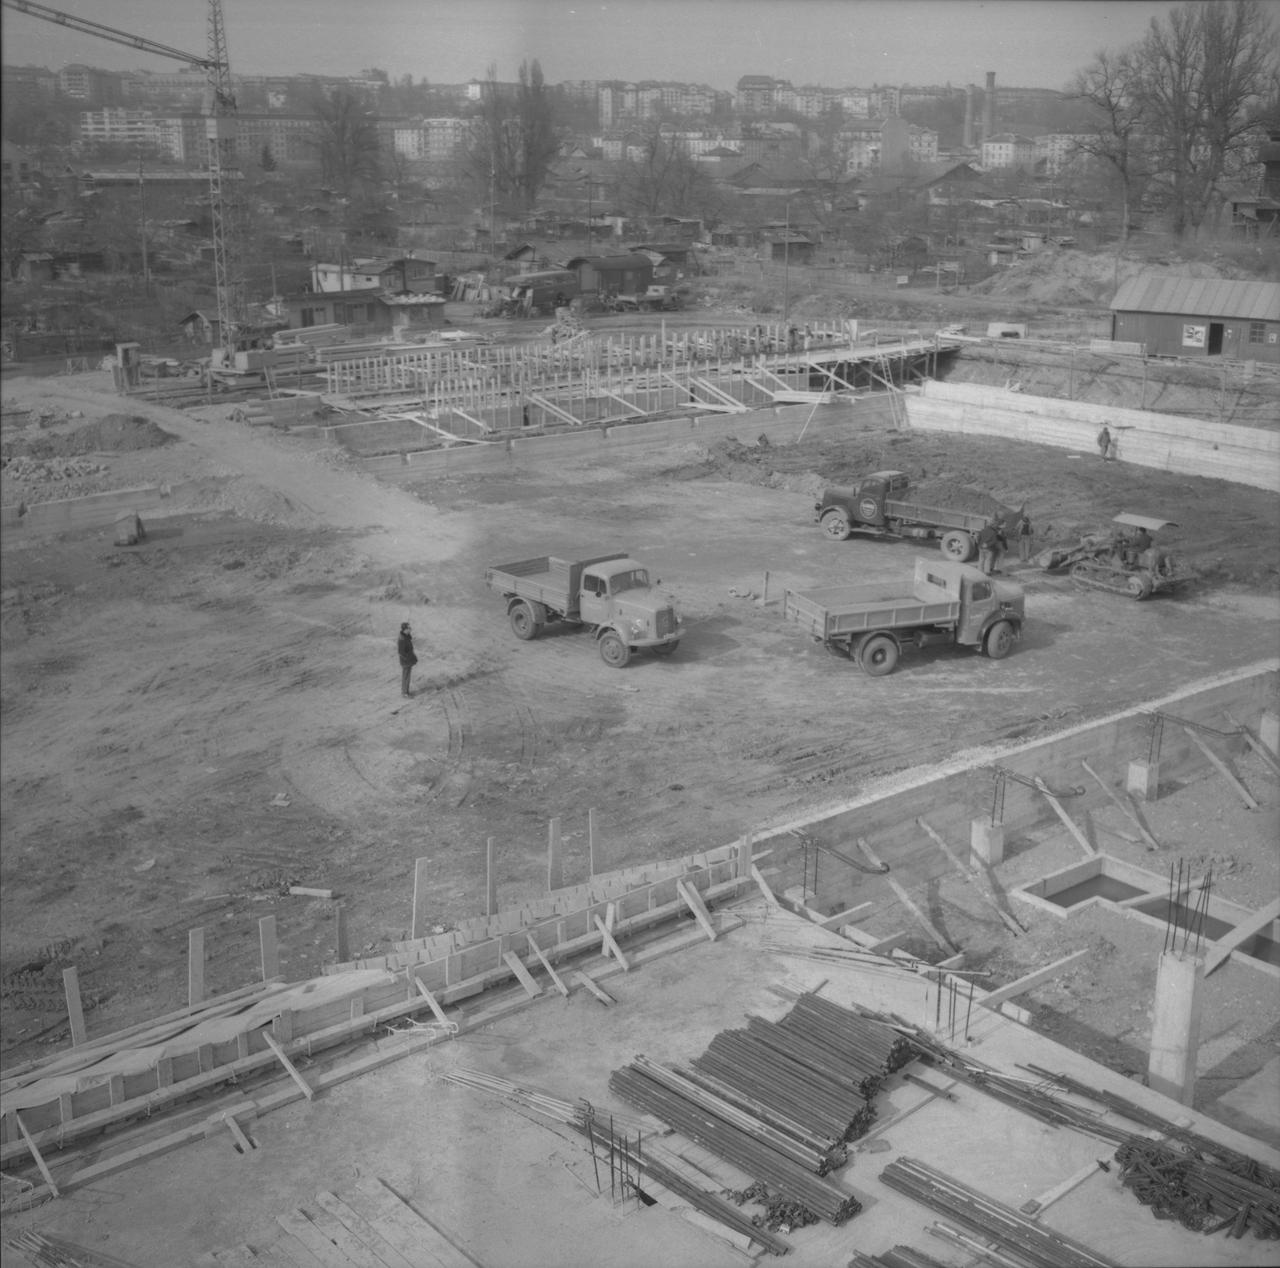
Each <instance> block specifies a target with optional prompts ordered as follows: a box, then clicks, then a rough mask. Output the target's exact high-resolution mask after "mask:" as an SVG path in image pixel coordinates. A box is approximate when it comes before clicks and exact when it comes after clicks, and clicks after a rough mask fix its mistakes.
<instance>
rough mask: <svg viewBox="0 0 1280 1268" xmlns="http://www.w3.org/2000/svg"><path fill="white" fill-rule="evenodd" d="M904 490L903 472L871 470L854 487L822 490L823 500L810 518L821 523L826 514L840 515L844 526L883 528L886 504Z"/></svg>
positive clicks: (841, 486) (834, 486) (837, 486)
mask: <svg viewBox="0 0 1280 1268" xmlns="http://www.w3.org/2000/svg"><path fill="white" fill-rule="evenodd" d="M906 491H907V475H906V472H904V471H873V472H872V473H871V474H870V475H866V476H863V477H862V479H861V480H859V481H858V482H857V483H856V484H847V485H832V486H831V487H830V488H827V489H824V490H823V491H822V500H821V501H820V502H818V503H817V504H816V505H815V506H814V508H813V518H814V519H815V520H816V521H817V522H818V523H819V524H821V523H822V522H823V519H824V517H825V516H827V515H828V514H829V513H831V512H843V517H844V520H845V522H846V523H849V524H867V525H872V526H876V527H882V526H883V525H884V522H885V516H886V506H885V504H886V503H887V502H888V501H889V499H890V498H897V497H901V496H902V494H904V493H905V492H906ZM833 535H834V534H833Z"/></svg>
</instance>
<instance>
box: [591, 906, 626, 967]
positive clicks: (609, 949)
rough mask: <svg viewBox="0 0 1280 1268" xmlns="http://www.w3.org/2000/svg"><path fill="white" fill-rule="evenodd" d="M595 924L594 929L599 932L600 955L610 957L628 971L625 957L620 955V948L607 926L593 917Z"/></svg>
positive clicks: (598, 918) (597, 917)
mask: <svg viewBox="0 0 1280 1268" xmlns="http://www.w3.org/2000/svg"><path fill="white" fill-rule="evenodd" d="M593 919H594V920H595V922H596V928H597V929H599V930H600V937H601V939H602V944H601V947H600V951H601V954H603V955H612V956H613V958H614V959H615V960H617V961H618V963H619V964H621V965H622V967H623V969H624V970H629V969H630V968H631V965H630V964H628V963H627V957H626V956H625V955H623V954H622V948H621V947H620V946H618V944H617V943H616V942H615V941H614V938H613V934H612V933H610V932H609V927H608V925H606V924H605V922H604V921H603V920H601V919H600V917H599V916H595V917H593Z"/></svg>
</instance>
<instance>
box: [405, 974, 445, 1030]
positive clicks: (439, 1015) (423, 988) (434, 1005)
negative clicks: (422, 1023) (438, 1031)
mask: <svg viewBox="0 0 1280 1268" xmlns="http://www.w3.org/2000/svg"><path fill="white" fill-rule="evenodd" d="M409 975H410V977H412V978H413V984H414V986H416V987H417V988H418V994H419V995H421V996H422V998H423V999H425V1000H426V1001H427V1003H428V1004H430V1005H431V1011H432V1012H433V1013H434V1014H435V1016H436V1021H438V1022H439V1023H440V1024H441V1025H442V1026H448V1027H450V1028H451V1029H455V1030H456V1027H455V1026H454V1023H453V1022H451V1021H450V1020H449V1019H448V1018H447V1017H446V1016H445V1015H444V1009H443V1008H441V1007H440V1003H439V1001H438V1000H437V999H436V997H435V996H434V995H432V993H431V991H430V990H429V989H428V988H427V984H426V983H425V982H424V981H423V980H422V979H421V978H420V977H414V975H413V970H412V969H410V970H409Z"/></svg>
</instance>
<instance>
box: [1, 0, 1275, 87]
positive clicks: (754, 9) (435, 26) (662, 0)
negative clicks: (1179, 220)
mask: <svg viewBox="0 0 1280 1268" xmlns="http://www.w3.org/2000/svg"><path fill="white" fill-rule="evenodd" d="M1266 2H1267V3H1268V4H1269V5H1273V6H1274V7H1275V8H1276V9H1277V10H1278V11H1280V0H1266ZM49 7H52V8H55V9H59V10H61V11H62V12H64V13H69V14H72V15H74V16H78V17H84V18H88V19H90V20H92V21H94V22H98V23H100V24H103V25H105V26H109V27H114V28H116V29H118V30H121V31H124V32H125V33H126V34H128V35H141V36H144V37H146V38H148V39H151V40H155V41H157V42H159V43H162V44H167V45H170V46H171V47H174V48H177V49H180V50H181V51H183V52H189V53H194V54H203V53H204V52H205V47H206V44H205V41H206V14H207V3H206V0H53V3H52V4H50V5H49ZM1172 7H1174V6H1173V4H1172V3H1169V2H1157V0H607V2H604V3H602V2H599V0H597V2H596V3H590V2H589V0H223V13H224V17H225V25H226V33H227V49H228V55H229V60H230V63H231V69H232V72H233V73H238V74H280V75H287V74H305V73H312V74H332V75H354V74H358V73H359V72H360V71H361V70H363V69H365V68H367V67H375V66H376V67H380V68H381V69H383V70H385V71H387V72H388V73H389V74H390V75H392V77H393V78H399V77H400V76H403V75H406V74H407V75H412V76H413V78H414V79H415V80H420V79H426V80H427V81H428V82H429V83H463V82H465V81H467V80H469V79H483V78H484V77H485V75H486V72H487V70H488V68H489V67H490V66H491V65H493V66H496V68H497V74H498V78H499V79H503V80H511V79H514V78H515V77H516V73H517V70H518V68H519V66H520V63H521V62H522V61H523V60H526V59H528V60H533V59H537V61H538V62H539V63H540V64H541V66H542V72H543V76H544V78H545V79H546V80H547V82H549V83H556V82H559V81H561V80H565V79H624V80H638V79H669V80H676V81H684V82H690V83H705V84H710V85H711V86H712V87H713V88H719V89H725V90H732V89H733V87H734V85H735V84H736V83H737V81H738V79H739V78H740V77H741V76H742V75H772V76H774V77H775V78H778V79H789V80H790V81H791V82H792V83H793V84H795V85H796V86H797V87H799V86H800V85H802V84H821V85H825V86H827V87H844V86H855V87H867V86H870V85H872V84H877V83H878V84H904V83H909V84H946V83H951V84H953V85H956V86H963V85H965V84H969V83H974V84H978V85H979V86H981V85H982V84H983V83H984V81H985V76H986V73H987V72H988V71H994V72H995V74H996V80H997V83H1001V84H1005V85H1008V86H1010V87H1013V86H1017V87H1032V88H1062V87H1063V86H1064V85H1065V84H1066V83H1067V82H1068V81H1069V80H1070V79H1071V77H1072V75H1073V74H1074V73H1075V72H1076V71H1077V70H1079V69H1081V68H1083V67H1084V66H1085V65H1087V64H1088V63H1089V62H1090V61H1091V60H1092V59H1093V56H1094V55H1095V54H1096V53H1097V52H1098V51H1099V50H1101V49H1103V48H1112V49H1114V48H1119V47H1121V46H1122V45H1125V44H1128V43H1130V42H1132V41H1134V40H1137V39H1140V38H1141V37H1142V35H1143V33H1144V31H1145V30H1146V28H1147V25H1148V24H1149V22H1150V21H1151V19H1152V18H1153V17H1163V16H1164V15H1166V14H1167V13H1168V12H1169V11H1170V9H1171V8H1172ZM0 13H2V15H3V37H4V44H3V50H4V63H5V64H6V65H11V66H13V65H17V66H22V65H37V66H47V67H48V68H49V69H50V70H57V69H58V68H59V67H61V66H64V65H66V64H68V63H70V62H87V63H88V64H90V65H94V66H101V67H104V68H106V69H110V70H133V69H149V70H154V71H170V70H175V69H177V68H178V66H179V65H180V63H177V62H174V61H171V60H168V59H165V58H162V57H157V56H154V55H149V54H144V53H142V52H140V51H138V50H137V49H134V48H128V47H124V46H121V45H118V44H114V43H111V42H108V41H106V40H103V39H101V38H99V37H97V36H93V35H87V34H82V33H77V32H74V31H71V30H67V29H64V28H62V27H60V26H56V25H54V24H52V23H50V22H46V21H43V20H41V19H39V18H35V17H32V16H30V15H28V14H23V13H19V12H15V11H14V10H11V9H9V8H5V9H3V10H0Z"/></svg>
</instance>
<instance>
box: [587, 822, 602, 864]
mask: <svg viewBox="0 0 1280 1268" xmlns="http://www.w3.org/2000/svg"><path fill="white" fill-rule="evenodd" d="M599 849H600V839H599V837H598V836H597V834H596V812H595V809H594V807H593V808H592V809H590V810H588V811H587V875H588V877H593V876H595V875H596V874H597V873H599V872H602V871H603V870H604V869H603V868H602V867H601V866H600V864H601V862H602V860H601V858H600V855H599Z"/></svg>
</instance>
